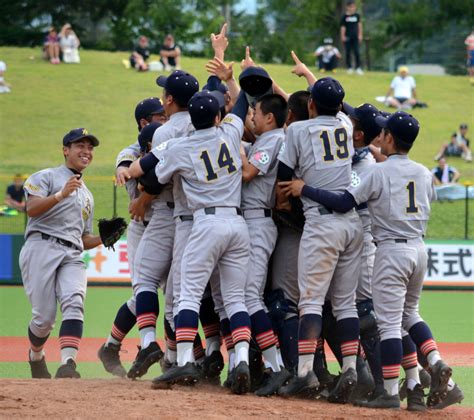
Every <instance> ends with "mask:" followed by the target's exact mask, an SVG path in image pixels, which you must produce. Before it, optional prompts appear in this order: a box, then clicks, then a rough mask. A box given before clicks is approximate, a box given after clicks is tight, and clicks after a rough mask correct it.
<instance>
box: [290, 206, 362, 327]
mask: <svg viewBox="0 0 474 420" xmlns="http://www.w3.org/2000/svg"><path fill="white" fill-rule="evenodd" d="M305 216H306V223H305V226H304V230H303V235H302V237H301V242H300V249H299V255H298V286H299V290H300V301H299V305H298V309H299V312H300V316H303V315H308V314H316V315H322V308H323V305H324V299H325V296H326V295H328V297H329V299H330V300H331V304H332V310H333V314H334V317H335V318H336V319H337V320H338V321H340V320H342V319H346V318H357V317H358V315H357V310H356V306H355V291H356V288H357V281H358V278H359V272H360V260H361V254H362V242H363V232H362V224H361V222H360V219H359V216H358V215H357V214H356V212H355V211H353V212H349V213H346V214H339V213H331V214H322V215H321V214H319V210H318V208H317V207H314V208H311V209H309V210H307V211H306V212H305Z"/></svg>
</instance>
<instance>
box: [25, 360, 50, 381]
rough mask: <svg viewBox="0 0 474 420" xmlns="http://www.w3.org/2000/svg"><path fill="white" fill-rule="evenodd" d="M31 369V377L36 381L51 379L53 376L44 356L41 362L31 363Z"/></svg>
mask: <svg viewBox="0 0 474 420" xmlns="http://www.w3.org/2000/svg"><path fill="white" fill-rule="evenodd" d="M29 363H30V368H31V377H32V378H35V379H51V374H50V373H49V371H48V366H46V360H45V358H44V356H43V358H42V359H41V360H37V361H34V362H33V361H31V360H30V361H29Z"/></svg>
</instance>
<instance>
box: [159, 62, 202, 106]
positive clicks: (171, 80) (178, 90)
mask: <svg viewBox="0 0 474 420" xmlns="http://www.w3.org/2000/svg"><path fill="white" fill-rule="evenodd" d="M156 84H157V85H158V86H161V87H162V88H164V89H165V90H166V92H167V93H169V94H170V95H171V96H173V97H174V98H176V99H177V100H178V101H180V102H182V103H188V102H189V100H190V99H191V98H192V96H193V95H194V94H195V93H196V92H197V91H198V90H199V82H198V81H197V79H196V78H195V77H194V76H193V75H192V74H189V73H186V72H185V71H182V70H175V71H174V72H173V73H171V74H170V75H169V76H168V77H166V76H159V77H158V78H157V79H156Z"/></svg>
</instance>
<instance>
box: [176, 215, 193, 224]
mask: <svg viewBox="0 0 474 420" xmlns="http://www.w3.org/2000/svg"><path fill="white" fill-rule="evenodd" d="M178 217H179V218H180V219H181V221H182V222H192V221H193V220H194V217H193V216H192V215H184V216H178Z"/></svg>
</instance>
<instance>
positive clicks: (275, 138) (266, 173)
mask: <svg viewBox="0 0 474 420" xmlns="http://www.w3.org/2000/svg"><path fill="white" fill-rule="evenodd" d="M284 138H285V132H284V131H283V129H282V128H279V129H276V130H271V131H267V132H266V133H263V134H262V135H261V136H259V137H257V140H256V141H255V143H254V144H252V145H251V146H250V148H249V150H248V152H247V157H248V159H249V163H250V164H251V165H253V166H255V167H256V168H257V169H258V171H259V172H258V175H257V176H256V177H255V178H254V179H252V180H251V181H250V182H244V183H243V184H242V205H241V207H242V210H248V209H272V208H273V207H274V206H275V183H276V177H277V172H278V153H279V151H280V149H281V145H282V143H283V140H284Z"/></svg>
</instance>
